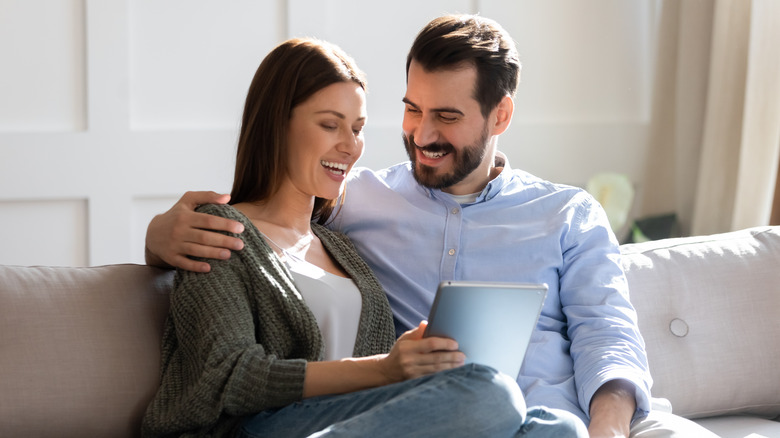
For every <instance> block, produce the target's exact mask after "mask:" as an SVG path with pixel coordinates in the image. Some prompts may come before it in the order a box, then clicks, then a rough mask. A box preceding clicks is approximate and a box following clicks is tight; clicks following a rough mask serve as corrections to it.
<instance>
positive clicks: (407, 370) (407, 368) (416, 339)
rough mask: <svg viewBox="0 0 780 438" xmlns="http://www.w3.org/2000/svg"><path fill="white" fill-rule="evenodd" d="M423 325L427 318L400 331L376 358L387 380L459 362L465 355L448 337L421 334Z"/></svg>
mask: <svg viewBox="0 0 780 438" xmlns="http://www.w3.org/2000/svg"><path fill="white" fill-rule="evenodd" d="M427 326H428V321H422V322H420V325H419V326H417V327H416V328H414V329H412V330H409V331H407V332H406V333H404V334H403V335H401V337H400V338H398V340H397V341H396V342H395V345H393V348H392V349H391V350H390V353H389V354H388V355H387V356H385V357H384V358H383V359H381V360H380V361H379V365H380V369H381V372H382V373H383V374H384V375H385V376H386V378H387V379H388V382H389V383H394V382H400V381H403V380H407V379H414V378H417V377H422V376H425V375H428V374H433V373H435V372H437V371H442V370H447V369H450V368H456V367H459V366H461V365H463V363H464V362H465V360H466V355H465V354H463V353H462V352H460V351H458V343H457V342H455V341H454V340H452V339H448V338H437V337H430V338H423V333H425V328H426V327H427Z"/></svg>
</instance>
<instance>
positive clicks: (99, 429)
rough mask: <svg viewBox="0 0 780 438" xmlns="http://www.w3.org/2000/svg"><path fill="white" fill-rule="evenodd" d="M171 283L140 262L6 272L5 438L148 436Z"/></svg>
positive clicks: (1, 419)
mask: <svg viewBox="0 0 780 438" xmlns="http://www.w3.org/2000/svg"><path fill="white" fill-rule="evenodd" d="M171 281H172V272H165V271H161V270H158V269H155V268H150V267H147V266H138V265H115V266H104V267H94V268H50V267H10V266H0V436H3V437H12V436H20V437H21V436H35V437H87V436H89V437H131V436H139V435H140V421H141V416H142V415H143V412H144V410H145V409H146V405H147V403H148V402H149V400H150V398H151V396H152V395H153V394H154V392H155V391H156V388H157V385H158V381H159V366H160V364H159V360H160V354H159V351H160V337H161V334H162V325H163V322H164V320H165V318H166V316H167V308H168V295H167V292H169V288H170V286H171Z"/></svg>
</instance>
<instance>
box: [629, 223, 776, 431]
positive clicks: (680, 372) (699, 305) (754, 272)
mask: <svg viewBox="0 0 780 438" xmlns="http://www.w3.org/2000/svg"><path fill="white" fill-rule="evenodd" d="M621 252H622V253H623V265H624V267H625V269H626V275H627V277H628V283H629V288H630V293H631V301H632V302H633V304H634V306H635V307H636V309H637V312H638V314H639V328H640V330H641V332H642V335H643V337H644V339H645V342H646V343H647V352H648V356H649V362H650V371H651V374H652V376H653V379H654V382H655V383H654V385H653V396H655V397H665V398H668V399H669V400H670V401H671V403H672V407H673V409H674V412H675V413H676V414H679V415H683V416H687V417H690V418H696V417H706V416H711V415H719V414H735V413H750V414H755V415H761V416H766V417H768V418H771V417H776V416H778V415H780V227H762V228H753V229H749V230H743V231H738V232H733V233H726V234H720V235H713V236H703V237H688V238H679V239H666V240H661V241H655V242H647V243H641V244H629V245H623V246H622V247H621Z"/></svg>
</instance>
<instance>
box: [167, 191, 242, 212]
mask: <svg viewBox="0 0 780 438" xmlns="http://www.w3.org/2000/svg"><path fill="white" fill-rule="evenodd" d="M228 201H230V195H226V194H220V193H217V192H212V191H200V192H187V193H185V194H184V195H183V196H182V197H181V199H179V202H178V203H181V204H183V205H186V206H188V207H189V208H190V209H195V207H197V206H198V205H203V204H227V203H228Z"/></svg>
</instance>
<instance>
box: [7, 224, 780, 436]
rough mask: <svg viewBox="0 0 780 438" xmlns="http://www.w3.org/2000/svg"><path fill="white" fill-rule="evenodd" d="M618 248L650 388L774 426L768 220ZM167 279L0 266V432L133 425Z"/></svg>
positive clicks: (777, 302) (777, 428) (99, 270)
mask: <svg viewBox="0 0 780 438" xmlns="http://www.w3.org/2000/svg"><path fill="white" fill-rule="evenodd" d="M622 252H623V254H624V258H623V263H624V266H625V268H626V272H627V275H628V280H629V285H630V288H631V298H632V301H633V302H634V304H635V306H636V308H637V311H638V313H639V318H640V321H639V325H640V328H641V330H642V333H643V335H644V337H645V340H646V342H647V350H648V354H649V360H650V367H651V371H652V373H653V377H654V379H655V385H654V388H653V391H654V396H656V397H663V398H665V399H668V400H669V401H670V402H671V405H672V406H673V408H674V412H675V413H678V414H680V415H684V416H687V417H690V418H694V419H696V421H698V422H700V423H701V424H703V425H704V426H705V427H707V428H709V429H711V430H713V431H714V432H715V433H717V434H719V435H721V436H723V437H740V438H741V437H746V436H752V437H760V436H765V437H780V422H778V421H773V420H771V419H773V418H774V419H775V420H777V418H778V416H780V366H778V365H780V347H779V345H780V227H764V228H756V229H750V230H744V231H739V232H734V233H727V234H720V235H715V236H706V237H690V238H680V239H667V240H662V241H656V242H648V243H641V244H631V245H624V246H623V247H622ZM172 278H173V276H172V272H170V271H164V270H159V269H156V268H151V267H147V266H139V265H111V266H101V267H90V268H58V267H19V266H0V436H1V437H16V436H24V437H86V436H89V437H112V438H120V437H133V436H139V427H140V421H141V416H142V415H143V411H144V409H145V407H146V404H147V402H148V401H149V399H150V397H151V396H152V395H153V393H154V391H155V388H156V385H157V381H158V367H159V342H160V335H161V331H162V326H163V322H164V320H165V316H166V312H167V306H168V299H167V293H168V291H169V290H170V287H171V284H172ZM751 434H754V435H751Z"/></svg>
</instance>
